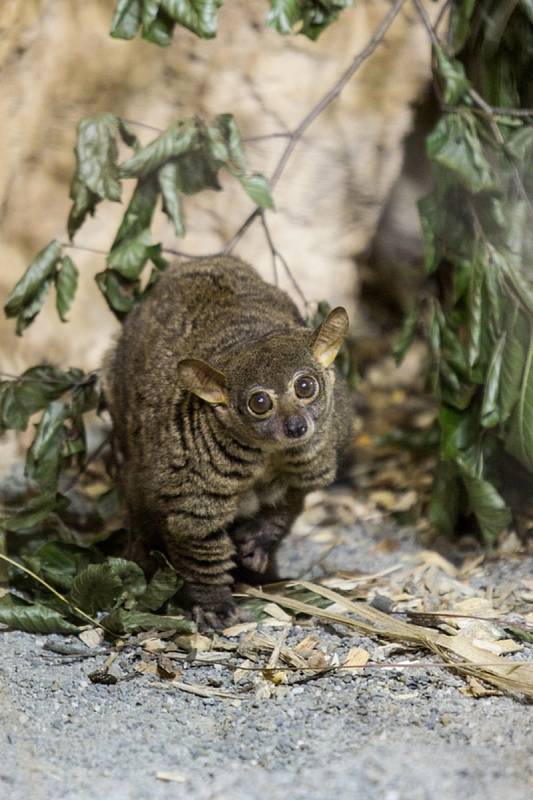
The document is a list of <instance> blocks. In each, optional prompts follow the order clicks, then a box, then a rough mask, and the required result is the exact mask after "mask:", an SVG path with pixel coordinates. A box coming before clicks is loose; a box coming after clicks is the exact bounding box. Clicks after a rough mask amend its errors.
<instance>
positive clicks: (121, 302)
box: [94, 269, 136, 319]
mask: <svg viewBox="0 0 533 800" xmlns="http://www.w3.org/2000/svg"><path fill="white" fill-rule="evenodd" d="M94 279H95V281H96V284H97V286H98V288H99V289H100V291H101V292H102V294H103V295H104V297H105V299H106V302H107V304H108V306H109V308H110V309H111V311H113V313H114V314H115V315H116V316H117V317H118V319H123V317H125V316H126V314H129V312H130V311H131V309H132V308H133V306H134V305H135V298H136V292H135V286H132V284H131V282H130V281H128V280H126V279H125V278H122V277H121V275H119V273H118V272H115V271H114V270H111V269H106V270H104V271H103V272H99V273H98V274H97V275H95V276H94Z"/></svg>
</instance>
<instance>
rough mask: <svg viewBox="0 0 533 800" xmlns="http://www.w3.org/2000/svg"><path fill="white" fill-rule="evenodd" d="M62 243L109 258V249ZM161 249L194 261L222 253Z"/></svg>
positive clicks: (62, 243)
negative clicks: (199, 253)
mask: <svg viewBox="0 0 533 800" xmlns="http://www.w3.org/2000/svg"><path fill="white" fill-rule="evenodd" d="M60 245H61V247H68V248H70V249H71V250H81V251H83V252H87V253H95V254H96V255H99V256H105V258H107V257H108V256H109V251H108V250H99V249H98V248H96V247H86V246H85V245H82V244H70V243H68V242H60ZM161 251H162V252H163V253H170V254H171V255H173V256H181V257H182V258H190V259H191V261H193V260H194V259H195V258H211V257H214V256H219V255H220V252H218V253H213V254H211V255H209V254H204V255H198V254H195V253H185V252H184V251H183V250H176V249H175V248H173V247H162V248H161Z"/></svg>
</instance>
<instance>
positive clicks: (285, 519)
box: [230, 492, 303, 577]
mask: <svg viewBox="0 0 533 800" xmlns="http://www.w3.org/2000/svg"><path fill="white" fill-rule="evenodd" d="M302 505H303V495H302V494H301V493H300V492H298V493H296V492H293V493H291V494H290V495H289V496H288V497H287V499H286V501H285V502H284V503H283V505H280V506H264V507H263V508H261V509H260V510H259V512H258V514H257V516H255V517H252V518H250V519H243V520H238V521H237V522H235V523H234V524H233V526H232V527H231V529H230V536H231V539H232V540H233V542H234V543H235V547H236V548H237V560H238V562H239V564H240V565H241V566H242V567H244V569H245V570H249V571H250V572H252V573H256V574H259V575H264V576H265V577H266V575H267V572H268V573H271V572H272V566H273V554H274V550H275V549H276V547H277V545H278V544H279V543H280V542H281V540H282V539H283V537H284V536H286V534H287V533H289V531H290V529H291V526H292V523H293V522H294V520H295V518H296V516H297V515H298V514H299V512H300V510H301V508H302ZM269 577H270V575H269Z"/></svg>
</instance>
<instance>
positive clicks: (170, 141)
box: [119, 119, 197, 178]
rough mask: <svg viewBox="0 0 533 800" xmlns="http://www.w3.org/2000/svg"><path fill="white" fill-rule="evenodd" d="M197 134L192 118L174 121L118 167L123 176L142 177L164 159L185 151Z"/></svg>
mask: <svg viewBox="0 0 533 800" xmlns="http://www.w3.org/2000/svg"><path fill="white" fill-rule="evenodd" d="M196 135H197V130H196V123H195V121H194V120H192V119H189V120H182V121H180V122H175V123H174V124H173V125H171V126H170V127H169V128H167V130H166V131H165V132H164V133H162V134H161V135H160V136H158V137H157V138H156V139H154V141H153V142H150V144H148V145H146V147H143V148H142V149H141V150H139V151H138V152H137V153H135V154H134V155H133V156H131V158H129V159H128V160H127V161H125V162H124V163H123V164H121V165H120V167H119V172H120V175H121V176H122V177H123V178H144V177H146V176H147V175H148V174H149V173H151V172H155V171H156V170H157V169H159V167H161V166H162V165H163V164H164V163H165V162H166V161H168V160H169V159H171V158H176V157H177V156H180V155H182V154H183V153H185V152H187V151H188V150H189V149H190V148H191V146H192V145H193V143H194V142H195V139H196Z"/></svg>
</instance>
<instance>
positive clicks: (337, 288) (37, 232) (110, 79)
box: [0, 0, 439, 372]
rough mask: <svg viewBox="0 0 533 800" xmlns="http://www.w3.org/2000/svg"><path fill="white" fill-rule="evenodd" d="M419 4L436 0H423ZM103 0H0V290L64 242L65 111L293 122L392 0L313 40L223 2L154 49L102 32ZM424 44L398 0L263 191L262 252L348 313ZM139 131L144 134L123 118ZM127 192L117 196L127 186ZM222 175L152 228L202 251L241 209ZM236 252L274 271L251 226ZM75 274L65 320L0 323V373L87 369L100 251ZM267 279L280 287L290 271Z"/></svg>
mask: <svg viewBox="0 0 533 800" xmlns="http://www.w3.org/2000/svg"><path fill="white" fill-rule="evenodd" d="M426 6H427V9H428V13H431V14H432V15H435V14H436V13H437V11H438V8H439V6H438V4H435V3H433V2H430V0H427V2H426ZM113 7H114V2H113V1H112V0H85V1H84V2H77V1H76V2H72V0H3V3H2V6H1V8H0V33H1V34H2V35H1V36H0V119H1V121H2V124H1V125H0V152H1V153H2V158H1V159H0V260H1V261H0V263H1V265H2V266H1V273H0V297H2V300H3V299H4V298H5V295H6V294H7V292H8V291H9V289H10V288H11V287H12V285H13V284H14V282H15V281H16V280H17V278H18V277H19V276H20V274H21V273H22V271H23V270H24V268H25V267H26V265H27V263H28V261H29V259H30V258H31V256H32V255H33V254H34V253H35V252H36V251H38V250H39V249H40V248H41V247H42V246H44V245H45V244H46V243H47V242H48V241H50V239H52V238H54V237H57V238H59V239H61V240H66V233H65V222H66V217H67V214H68V209H69V200H68V184H69V181H70V177H71V174H72V169H73V165H74V158H73V153H72V149H73V145H74V141H75V127H76V123H77V121H78V120H79V119H80V117H82V116H84V115H87V114H93V113H96V112H101V111H114V112H115V113H117V114H119V115H122V116H124V117H125V118H128V119H132V120H136V121H139V122H144V123H146V124H149V125H153V126H155V127H158V128H164V127H166V126H167V125H168V124H169V123H170V122H171V121H173V120H174V119H175V118H177V117H180V116H190V115H193V114H199V115H202V116H204V117H212V116H213V115H215V114H217V113H221V112H228V111H229V112H232V113H234V115H235V116H236V118H237V121H238V123H239V126H240V128H241V130H242V131H243V134H244V135H245V136H247V137H254V136H258V135H261V134H265V133H271V132H274V131H287V130H290V129H292V128H294V126H295V125H296V124H297V123H298V122H299V121H300V120H301V119H302V117H303V116H304V115H305V113H306V112H307V111H308V110H309V109H310V108H311V107H312V106H313V105H315V104H316V102H317V101H318V100H319V98H320V97H321V96H322V95H323V94H324V93H325V91H327V90H328V88H330V86H331V85H332V84H334V82H335V80H336V78H337V77H338V75H339V74H340V73H341V71H342V70H343V69H344V68H345V67H346V66H347V65H348V64H349V63H350V62H351V60H352V59H353V56H354V54H356V53H357V52H358V51H359V50H360V49H361V48H362V47H363V46H364V45H365V44H366V43H367V41H368V39H369V37H370V36H371V34H372V32H373V31H374V30H375V29H376V27H377V26H378V25H379V22H380V20H381V19H382V17H383V16H384V14H385V13H386V11H387V10H388V9H389V8H390V2H387V1H386V0H359V2H357V3H356V4H355V8H353V9H349V10H347V11H345V12H343V13H342V14H341V16H340V18H339V20H338V21H337V23H335V24H333V25H332V26H331V27H330V28H329V29H328V30H327V31H326V32H325V33H324V34H323V35H322V36H321V37H320V39H319V40H318V42H316V43H313V42H310V41H308V40H307V39H304V38H303V37H289V38H287V37H282V36H280V35H279V34H277V33H275V32H273V31H271V30H269V29H268V28H267V27H266V25H265V23H264V16H265V13H266V10H267V7H268V6H267V4H266V3H265V2H263V0H232V2H228V3H226V5H225V6H224V7H223V8H222V10H221V11H220V13H219V34H218V36H217V38H216V39H215V40H211V41H203V40H200V39H197V38H196V37H195V36H193V35H192V34H189V33H188V32H187V31H185V30H183V29H179V30H177V32H176V34H175V37H174V42H173V44H172V46H171V47H169V48H168V49H160V48H158V47H156V46H155V45H152V44H150V43H148V42H144V41H142V40H140V39H138V40H134V41H131V42H124V41H119V40H114V39H111V38H110V37H109V35H108V30H109V25H110V19H111V15H112V11H113ZM429 56H430V53H429V44H428V37H427V34H426V32H425V31H424V30H423V28H422V26H421V25H420V23H419V21H418V19H417V18H416V16H415V13H414V10H413V7H412V6H411V5H410V4H406V6H405V10H404V11H403V12H402V13H401V14H400V16H399V17H398V18H397V19H396V21H395V22H394V24H393V26H392V28H391V30H390V32H389V33H388V35H387V38H386V41H385V43H384V44H383V45H382V46H380V47H379V48H378V49H377V50H376V52H375V53H374V54H373V55H372V56H371V58H370V59H369V60H368V61H367V62H366V63H365V65H364V66H363V67H362V69H361V70H360V71H359V72H358V73H357V75H356V76H355V77H354V78H353V79H352V81H351V82H350V83H349V84H348V86H347V87H346V88H345V90H344V91H343V93H342V94H341V96H340V97H339V98H338V99H337V100H336V101H335V102H334V103H333V104H332V105H331V106H330V107H329V108H328V109H327V110H326V111H325V113H323V114H322V115H321V116H320V117H319V118H318V119H317V121H316V122H315V123H314V124H313V126H312V127H311V128H310V129H309V131H308V133H307V134H306V136H305V138H304V140H303V141H302V142H300V144H299V145H298V147H297V149H296V151H295V152H294V154H293V156H292V158H291V160H290V161H289V164H288V166H287V168H286V170H285V172H284V174H283V177H282V179H281V180H280V182H279V184H278V186H277V187H276V192H275V201H276V207H277V212H276V213H275V214H270V215H269V220H270V227H271V231H272V235H273V238H274V241H275V244H276V246H277V248H278V249H279V250H280V251H281V252H282V253H283V255H284V256H285V258H286V259H287V262H288V263H289V265H290V267H291V269H292V271H293V273H294V274H295V276H296V277H297V280H298V281H299V283H300V284H301V286H302V288H303V290H304V292H305V294H306V296H307V297H308V299H309V300H317V299H321V298H327V299H328V300H329V301H330V302H332V303H338V302H342V303H344V304H346V305H347V306H348V307H349V308H350V309H351V311H352V313H353V312H354V310H355V307H356V306H355V299H356V293H357V270H356V268H355V266H354V259H355V262H356V261H357V258H358V256H360V255H361V254H362V253H364V252H365V251H366V250H367V249H368V247H369V244H370V242H371V241H372V239H373V237H374V234H375V232H376V225H377V223H378V220H379V219H380V216H381V213H382V210H383V208H384V205H385V203H386V201H387V199H388V197H389V195H390V192H391V189H392V187H393V185H394V184H395V182H396V180H397V178H398V175H399V173H400V169H401V165H402V157H403V140H404V137H405V136H406V134H407V132H408V131H409V129H410V126H411V123H412V116H413V104H414V103H416V102H417V100H418V99H419V98H420V96H421V94H422V92H423V90H424V87H425V86H426V85H427V81H428V76H429ZM136 131H137V132H138V134H139V136H140V138H141V139H142V140H143V141H145V142H146V141H149V140H150V139H151V138H152V137H153V136H155V135H156V134H155V133H154V132H153V131H150V130H149V129H147V128H142V127H139V128H137V129H136ZM283 145H284V140H282V139H270V140H268V141H266V142H255V143H250V145H249V146H248V153H249V159H250V162H251V166H252V167H253V169H256V170H260V171H263V172H265V173H266V174H269V173H270V172H271V170H272V168H273V166H274V164H275V162H276V159H277V157H279V153H280V151H281V148H282V147H283ZM125 199H127V198H125ZM251 207H252V206H251V202H250V201H249V200H248V199H247V197H246V196H245V195H244V193H243V192H242V189H240V187H238V186H234V185H233V183H232V181H228V182H227V186H226V185H225V188H224V191H223V192H205V193H203V194H201V195H200V196H199V197H198V198H197V199H196V198H194V199H191V200H189V201H188V202H187V206H186V213H187V222H188V234H187V237H186V238H185V239H184V240H183V241H179V242H178V241H177V240H176V239H175V237H174V236H173V232H172V230H171V228H170V224H169V223H168V222H167V221H166V218H164V217H162V215H161V216H160V217H159V218H158V219H157V221H156V225H155V230H156V236H157V237H158V238H159V237H160V239H161V240H162V241H163V242H164V244H165V245H166V246H170V247H178V248H179V249H183V250H186V251H188V252H191V253H196V254H202V253H211V252H215V251H217V250H219V249H220V248H221V247H222V246H223V244H224V243H225V242H226V241H227V240H228V239H230V238H231V236H232V234H233V233H234V232H235V230H236V229H237V228H238V227H239V224H240V223H241V221H242V220H243V219H244V218H245V216H246V214H247V213H248V212H249V210H250V209H251ZM122 211H123V206H119V205H115V204H109V203H103V204H102V205H101V206H99V208H98V209H97V213H96V216H95V218H94V219H92V220H90V222H88V223H86V225H85V226H84V227H83V228H82V229H81V231H79V233H78V234H77V237H76V242H77V243H78V244H80V245H84V246H88V247H92V248H96V249H103V250H107V249H108V248H109V245H110V242H111V239H112V236H113V232H114V230H115V229H116V226H117V223H118V220H119V218H120V216H121V214H122ZM236 253H237V254H238V255H241V256H242V257H243V258H245V259H248V260H250V261H251V262H252V263H254V264H255V265H256V266H257V267H258V268H259V270H260V271H261V273H262V274H263V275H264V276H265V277H266V278H268V279H271V278H272V265H271V254H270V251H269V249H268V246H267V244H266V241H265V237H264V232H263V231H262V229H261V226H260V225H258V224H256V225H255V226H254V227H252V228H251V229H250V231H249V232H248V234H247V235H246V236H245V237H244V238H243V240H242V241H241V243H240V244H239V246H238V248H237V250H236ZM73 255H74V257H75V260H76V263H77V264H78V266H79V268H80V271H81V280H80V288H79V290H78V296H77V300H76V301H75V304H74V306H73V308H72V311H71V318H72V322H70V323H69V324H68V326H65V325H62V324H61V323H60V322H59V321H58V320H57V317H56V314H55V310H54V309H53V307H52V306H53V303H52V302H51V301H50V300H49V301H48V302H47V308H46V310H45V311H44V312H43V313H42V314H41V316H40V317H39V318H38V319H37V321H36V322H35V323H34V325H33V326H32V327H31V328H30V329H29V330H28V331H27V332H26V333H25V335H24V337H23V338H22V339H17V338H16V337H15V335H14V325H13V323H12V322H6V321H5V320H2V321H1V322H0V360H1V363H0V369H1V370H3V371H9V372H12V371H18V370H20V369H21V368H23V367H24V366H27V365H28V364H30V363H36V362H37V361H39V360H48V361H53V362H56V363H59V364H61V365H68V364H75V365H79V366H82V367H85V368H94V367H95V366H96V365H98V363H99V360H100V358H101V354H102V352H103V350H104V349H105V347H106V346H107V344H108V342H109V339H110V337H111V335H112V332H113V330H114V329H115V325H116V323H115V321H114V320H113V318H112V315H111V314H110V313H109V312H108V310H107V308H106V306H105V303H104V301H103V299H102V298H101V296H100V295H99V293H98V291H97V289H96V287H95V285H94V280H93V277H94V274H95V273H96V272H98V271H100V270H101V269H102V268H103V257H102V256H99V255H97V254H91V253H87V252H81V251H80V252H73ZM280 278H281V283H282V285H283V286H285V287H287V288H288V289H289V290H290V288H291V287H290V282H289V281H288V279H287V276H286V275H284V274H281V276H280Z"/></svg>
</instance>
